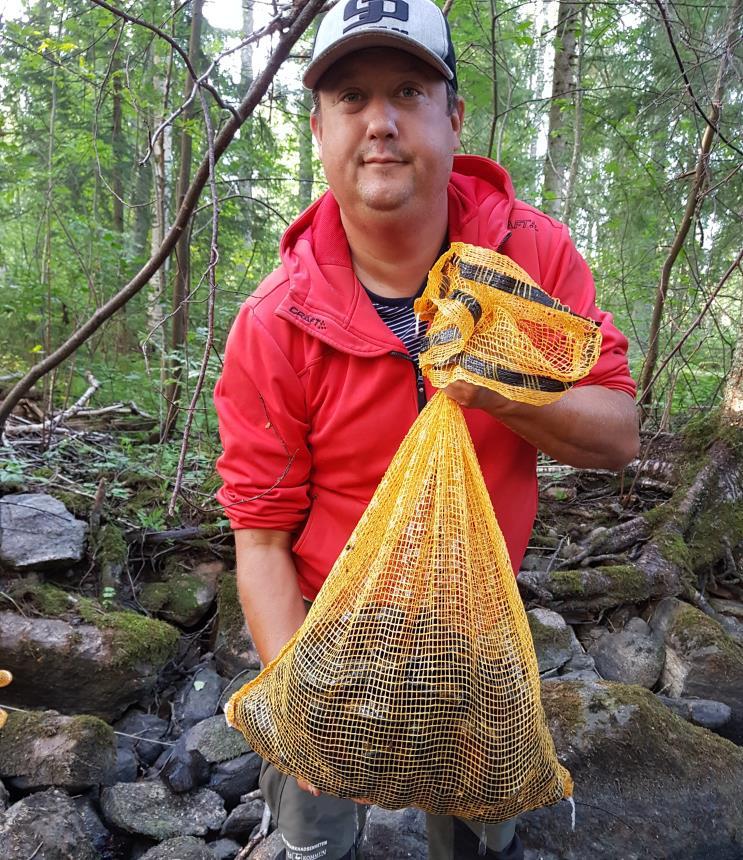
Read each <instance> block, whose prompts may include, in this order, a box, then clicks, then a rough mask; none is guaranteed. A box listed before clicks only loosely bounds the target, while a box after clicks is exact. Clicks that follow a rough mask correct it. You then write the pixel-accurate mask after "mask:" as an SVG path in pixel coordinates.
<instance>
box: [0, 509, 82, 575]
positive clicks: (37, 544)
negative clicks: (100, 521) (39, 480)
mask: <svg viewBox="0 0 743 860" xmlns="http://www.w3.org/2000/svg"><path fill="white" fill-rule="evenodd" d="M87 528H88V527H87V525H86V523H84V522H83V521H82V520H77V519H75V517H74V516H73V515H72V514H71V513H70V512H69V511H68V510H67V508H66V507H65V506H64V505H63V504H62V502H60V501H59V500H58V499H55V498H54V497H53V496H48V495H46V494H45V493H11V494H10V495H7V496H3V497H2V498H0V564H4V565H6V566H7V567H12V568H15V569H17V570H29V569H33V568H54V567H65V566H66V565H69V564H74V563H75V562H78V561H80V559H81V558H82V557H83V553H84V552H85V533H86V531H87Z"/></svg>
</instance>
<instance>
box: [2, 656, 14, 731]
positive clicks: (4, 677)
mask: <svg viewBox="0 0 743 860" xmlns="http://www.w3.org/2000/svg"><path fill="white" fill-rule="evenodd" d="M12 680H13V676H12V675H11V673H10V672H9V671H8V670H7V669H0V687H7V686H8V684H9V683H10V682H11V681H12ZM7 721H8V712H7V711H4V710H3V709H2V708H0V729H2V727H3V726H4V725H5V723H6V722H7Z"/></svg>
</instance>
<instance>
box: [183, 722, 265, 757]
mask: <svg viewBox="0 0 743 860" xmlns="http://www.w3.org/2000/svg"><path fill="white" fill-rule="evenodd" d="M185 745H186V749H187V750H188V751H191V750H197V751H198V752H200V753H201V755H203V756H204V758H205V759H206V760H207V761H208V762H209V764H218V763H219V762H223V761H229V760H230V759H233V758H237V757H238V756H240V755H244V754H245V753H248V752H251V749H250V747H249V746H248V742H247V741H246V740H245V738H244V737H243V736H242V734H241V733H240V732H239V731H238V730H237V729H233V728H232V726H230V725H228V724H227V720H226V719H225V717H224V714H218V715H217V716H215V717H209V718H208V719H206V720H202V721H201V722H200V723H198V724H197V725H195V726H194V727H193V728H191V729H189V731H188V732H187V734H186V735H185Z"/></svg>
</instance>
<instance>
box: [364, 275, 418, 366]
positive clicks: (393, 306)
mask: <svg viewBox="0 0 743 860" xmlns="http://www.w3.org/2000/svg"><path fill="white" fill-rule="evenodd" d="M425 286H426V285H425V283H423V284H422V285H421V288H420V289H419V290H418V292H417V293H416V294H415V295H414V296H403V297H402V298H397V299H390V298H387V296H378V295H377V294H376V293H373V292H372V291H371V290H366V294H367V295H368V296H369V298H370V299H371V303H372V304H373V305H374V308H375V310H376V311H377V313H378V314H379V317H380V319H381V320H382V322H383V323H384V324H385V325H386V326H387V328H389V330H390V331H391V332H392V334H394V335H396V336H397V337H399V338H400V340H401V341H402V342H403V344H404V345H405V349H406V350H407V351H408V354H409V355H410V357H411V358H412V359H413V361H415V362H417V361H418V355H419V353H420V347H421V340H422V339H423V335H424V334H425V329H426V325H425V323H423V324H422V325H420V326H417V325H416V319H415V311H414V310H413V302H414V301H415V300H416V299H417V298H418V297H419V296H420V295H422V294H423V290H424V289H425ZM364 289H366V287H364Z"/></svg>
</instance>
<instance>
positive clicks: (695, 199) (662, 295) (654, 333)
mask: <svg viewBox="0 0 743 860" xmlns="http://www.w3.org/2000/svg"><path fill="white" fill-rule="evenodd" d="M742 9H743V0H732V5H731V6H730V12H729V14H728V18H727V23H726V26H725V48H724V50H723V52H722V58H721V60H720V65H719V68H718V70H717V80H716V82H715V91H714V95H713V96H712V104H711V110H710V111H709V114H708V120H709V121H708V123H707V125H706V127H705V129H704V133H703V134H702V141H701V144H700V147H699V154H698V156H697V161H696V165H695V168H694V178H693V179H692V180H691V182H690V186H689V193H688V194H687V197H686V207H685V209H684V214H683V216H682V218H681V223H680V224H679V226H678V229H677V231H676V235H675V237H674V240H673V243H672V245H671V249H670V251H669V252H668V256H667V257H666V259H665V261H664V262H663V268H662V270H661V275H660V282H659V284H658V290H657V292H656V296H655V304H654V306H653V316H652V319H651V321H650V330H649V332H648V349H647V354H646V356H645V363H644V364H643V367H642V375H641V376H640V384H639V389H640V399H639V403H640V407H641V408H642V411H643V414H644V415H647V414H648V411H649V409H650V405H651V402H652V395H653V392H652V388H653V377H654V374H655V366H656V364H657V361H658V351H659V343H658V341H659V336H660V326H661V322H662V320H663V310H664V308H665V303H666V297H667V295H668V287H669V284H670V280H671V272H672V270H673V267H674V264H675V263H676V260H677V258H678V256H679V254H680V253H681V250H682V248H683V247H684V243H685V242H686V237H687V235H688V233H689V230H690V228H691V226H692V223H693V221H694V218H695V215H696V211H697V206H698V205H699V203H700V202H701V199H702V195H703V193H704V191H705V189H706V187H707V185H708V182H709V176H708V170H709V154H710V150H711V149H712V143H713V141H714V138H715V134H716V133H717V123H718V122H719V119H720V112H721V109H722V96H723V92H724V86H725V78H726V74H727V70H728V67H729V65H730V61H731V58H732V57H733V51H734V48H735V43H736V41H737V40H738V39H739V35H738V30H739V29H740V22H741V10H742Z"/></svg>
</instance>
